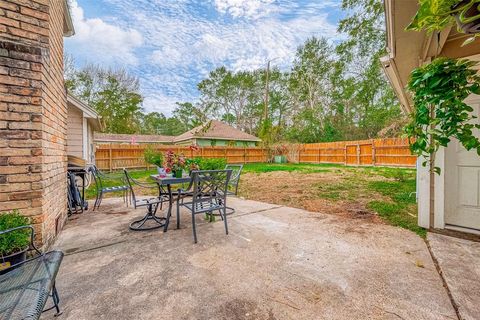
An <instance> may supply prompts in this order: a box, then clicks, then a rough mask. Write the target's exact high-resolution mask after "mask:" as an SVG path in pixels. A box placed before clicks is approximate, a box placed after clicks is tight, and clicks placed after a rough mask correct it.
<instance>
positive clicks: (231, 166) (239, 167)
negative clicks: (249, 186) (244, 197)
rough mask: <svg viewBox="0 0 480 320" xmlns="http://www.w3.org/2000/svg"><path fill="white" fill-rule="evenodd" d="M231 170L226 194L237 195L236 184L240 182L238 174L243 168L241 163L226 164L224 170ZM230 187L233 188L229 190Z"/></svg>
mask: <svg viewBox="0 0 480 320" xmlns="http://www.w3.org/2000/svg"><path fill="white" fill-rule="evenodd" d="M229 169H230V170H232V176H231V177H230V182H229V183H228V186H229V189H228V191H227V192H228V194H229V195H235V196H236V195H237V193H238V184H239V183H240V174H241V173H242V170H243V164H227V165H226V166H225V170H229ZM230 188H232V189H233V190H230Z"/></svg>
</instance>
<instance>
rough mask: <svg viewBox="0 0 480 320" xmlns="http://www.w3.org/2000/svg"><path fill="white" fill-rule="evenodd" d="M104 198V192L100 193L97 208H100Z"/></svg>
mask: <svg viewBox="0 0 480 320" xmlns="http://www.w3.org/2000/svg"><path fill="white" fill-rule="evenodd" d="M102 199H103V192H101V193H100V198H99V199H98V205H97V209H98V208H100V205H101V204H102Z"/></svg>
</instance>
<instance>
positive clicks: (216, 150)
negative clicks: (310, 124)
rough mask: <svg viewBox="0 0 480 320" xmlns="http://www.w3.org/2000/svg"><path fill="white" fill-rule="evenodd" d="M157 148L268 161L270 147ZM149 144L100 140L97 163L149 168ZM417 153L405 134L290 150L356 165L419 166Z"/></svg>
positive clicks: (293, 154) (301, 157)
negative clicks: (404, 137) (147, 156)
mask: <svg viewBox="0 0 480 320" xmlns="http://www.w3.org/2000/svg"><path fill="white" fill-rule="evenodd" d="M152 147H153V148H154V149H155V150H159V151H163V152H165V151H167V150H173V151H174V152H177V153H183V154H184V155H185V156H186V157H192V158H193V157H202V158H226V159H227V162H228V163H255V162H257V163H258V162H267V161H268V160H270V155H269V152H268V150H267V149H264V148H257V147H249V148H242V147H202V148H199V149H198V150H197V151H194V150H192V149H191V148H190V147H189V146H168V145H153V146H152ZM146 148H147V146H146V145H128V144H100V145H97V147H96V153H95V157H96V164H97V166H98V167H99V168H100V169H101V170H108V171H111V170H118V169H122V168H127V169H134V168H138V169H140V168H149V167H151V166H149V165H148V164H146V163H145V160H144V157H143V155H144V152H145V149H146ZM416 159H417V157H416V156H414V155H412V154H411V153H410V149H409V147H408V140H407V139H403V138H391V139H373V140H361V141H339V142H326V143H309V144H300V145H295V147H293V148H292V149H291V150H289V153H288V160H289V161H290V162H298V163H339V164H344V165H354V166H398V167H415V162H416Z"/></svg>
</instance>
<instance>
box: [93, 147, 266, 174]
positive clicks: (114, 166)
mask: <svg viewBox="0 0 480 320" xmlns="http://www.w3.org/2000/svg"><path fill="white" fill-rule="evenodd" d="M146 148H147V145H128V144H100V145H97V146H96V152H95V163H96V165H97V167H98V168H99V169H101V170H108V171H112V170H118V169H122V168H127V169H135V168H138V169H140V168H149V167H152V166H151V165H148V164H147V163H145V160H144V153H145V149H146ZM152 148H153V149H155V150H158V151H160V152H166V151H167V150H173V151H174V152H176V153H183V154H184V155H185V156H186V157H189V158H194V157H200V158H226V159H227V162H228V163H253V162H267V161H268V159H267V157H268V151H267V150H266V149H263V148H256V147H250V148H248V147H247V148H243V147H202V148H199V149H198V150H197V151H194V150H192V149H191V148H190V147H189V146H171V145H152Z"/></svg>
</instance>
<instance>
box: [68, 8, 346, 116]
mask: <svg viewBox="0 0 480 320" xmlns="http://www.w3.org/2000/svg"><path fill="white" fill-rule="evenodd" d="M77 1H79V2H80V3H82V1H88V0H77ZM339 4H340V1H339V0H322V1H320V0H319V1H310V2H304V1H297V0H208V1H198V0H172V1H166V0H135V1H131V0H103V2H102V4H101V5H100V4H98V6H108V8H111V9H112V10H111V12H112V14H115V20H113V21H111V19H110V18H105V17H104V20H103V21H102V20H100V21H101V22H102V23H104V24H106V25H108V26H110V27H114V28H116V30H117V31H118V32H119V33H120V34H122V35H123V40H122V42H119V43H114V44H111V43H109V44H108V45H106V46H108V48H105V49H102V50H104V51H102V50H96V51H95V52H92V51H89V50H90V47H91V44H90V43H89V42H91V43H93V44H94V43H95V41H94V40H95V39H91V38H92V37H94V36H93V35H92V34H93V33H94V32H93V31H89V32H88V34H90V40H85V43H86V44H85V45H84V46H83V47H85V48H86V49H87V51H86V52H87V53H89V52H90V57H91V58H90V61H98V60H101V59H104V58H105V59H106V58H107V57H105V56H112V57H115V58H114V59H116V61H119V62H120V63H123V64H129V65H127V69H128V70H129V71H131V72H133V73H134V74H136V75H138V76H139V77H140V86H141V89H142V93H143V94H144V97H145V100H144V107H145V109H146V110H147V111H159V112H164V113H165V114H171V112H172V111H173V109H174V108H175V102H177V101H194V100H195V99H196V98H197V96H198V92H197V90H196V84H197V83H198V82H199V81H201V80H202V79H204V78H205V77H207V76H208V73H209V72H210V71H212V70H213V69H215V68H216V67H220V66H223V65H225V66H227V67H228V68H231V69H233V70H235V71H239V70H252V69H256V68H262V67H265V64H266V62H267V61H268V60H272V59H275V60H274V61H273V62H272V65H273V66H278V67H281V68H282V69H288V68H289V67H290V65H291V62H292V61H293V58H294V55H295V51H296V49H297V47H298V46H299V45H301V44H302V43H304V41H305V40H306V39H307V38H309V37H312V36H317V37H326V38H328V39H331V41H335V40H338V39H341V35H339V34H338V33H337V31H336V25H335V22H333V21H332V20H331V18H332V17H331V15H332V12H333V11H335V10H336V12H335V13H334V15H338V10H339V9H338V8H339ZM75 5H76V3H75ZM76 7H78V5H76ZM78 9H80V10H81V8H78ZM329 15H330V16H329ZM75 20H80V21H81V22H82V23H83V24H84V25H88V26H89V28H90V30H91V28H92V27H91V26H90V20H96V19H85V17H84V16H83V12H81V15H80V17H77V18H75ZM113 22H115V25H113V24H112V23H113ZM131 26H134V27H135V29H136V31H135V30H131V29H130V28H131ZM77 32H79V30H78V28H77ZM102 32H103V31H102ZM140 34H141V36H140ZM137 36H138V37H137ZM74 38H75V37H74ZM110 38H112V37H111V36H110V35H109V36H104V35H101V34H100V35H97V39H101V41H108V42H109V41H110ZM135 38H137V41H134V42H133V44H132V42H131V41H132V39H135ZM142 39H143V44H140V43H141V40H142ZM72 40H73V39H72ZM67 41H70V40H67ZM97 42H98V41H97ZM82 43H83V42H82ZM78 47H79V46H78V45H77V46H75V49H76V48H78ZM112 48H115V49H112ZM126 48H128V50H127V49H126ZM122 50H123V51H122ZM72 53H74V54H75V55H77V52H72ZM137 57H138V58H137ZM110 59H113V58H110ZM121 59H124V60H125V59H126V61H123V62H122V60H121ZM132 62H133V63H132ZM135 63H137V64H136V65H135Z"/></svg>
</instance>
